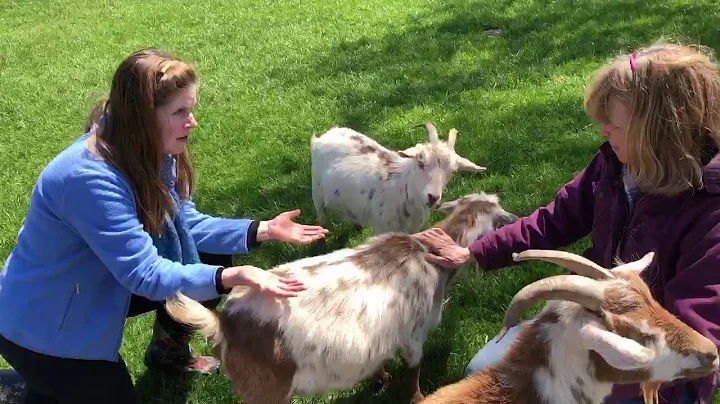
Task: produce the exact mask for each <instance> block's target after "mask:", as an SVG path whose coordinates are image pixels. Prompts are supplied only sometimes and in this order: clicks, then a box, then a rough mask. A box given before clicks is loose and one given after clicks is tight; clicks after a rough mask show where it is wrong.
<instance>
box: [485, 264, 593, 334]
mask: <svg viewBox="0 0 720 404" xmlns="http://www.w3.org/2000/svg"><path fill="white" fill-rule="evenodd" d="M543 300H566V301H570V302H575V303H577V304H580V305H582V306H584V307H585V308H587V309H589V310H593V311H597V310H599V309H600V307H601V306H602V303H603V300H604V297H603V286H602V285H601V284H600V283H598V281H596V280H594V279H590V278H586V277H584V276H580V275H557V276H552V277H549V278H545V279H540V280H539V281H536V282H533V283H531V284H530V285H527V286H525V287H524V288H522V289H521V290H520V291H519V292H518V293H517V294H515V296H514V297H513V299H512V301H511V302H510V305H509V306H508V308H507V310H506V311H505V318H504V319H503V326H502V329H501V330H500V334H498V341H500V339H502V337H503V336H504V335H505V333H506V332H507V330H508V329H510V327H512V326H514V325H515V324H516V322H517V320H518V318H520V316H521V315H522V314H523V313H524V312H525V310H527V309H529V308H530V307H532V306H533V305H535V304H536V303H538V302H540V301H543Z"/></svg>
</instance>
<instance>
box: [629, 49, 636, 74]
mask: <svg viewBox="0 0 720 404" xmlns="http://www.w3.org/2000/svg"><path fill="white" fill-rule="evenodd" d="M635 67H636V65H635V51H633V53H631V54H630V70H632V71H633V72H634V71H635Z"/></svg>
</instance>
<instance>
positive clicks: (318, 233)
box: [258, 209, 328, 244]
mask: <svg viewBox="0 0 720 404" xmlns="http://www.w3.org/2000/svg"><path fill="white" fill-rule="evenodd" d="M298 215H300V209H295V210H292V211H289V212H283V213H281V214H279V215H277V216H276V217H275V218H273V219H271V220H270V221H268V222H261V223H260V226H259V227H258V240H259V241H264V240H277V241H286V242H288V243H293V244H309V243H312V242H314V241H317V240H320V239H321V238H325V235H326V234H327V233H328V230H327V229H325V228H323V227H322V226H311V225H305V224H300V223H295V222H293V218H295V217H297V216H298Z"/></svg>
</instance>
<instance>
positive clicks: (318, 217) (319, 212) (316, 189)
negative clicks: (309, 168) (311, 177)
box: [312, 181, 325, 240]
mask: <svg viewBox="0 0 720 404" xmlns="http://www.w3.org/2000/svg"><path fill="white" fill-rule="evenodd" d="M312 199H313V205H314V206H315V222H316V223H317V224H319V225H320V226H324V225H325V203H324V202H325V196H324V195H323V192H322V186H321V185H320V184H319V183H317V182H316V181H313V185H312ZM323 240H324V239H323Z"/></svg>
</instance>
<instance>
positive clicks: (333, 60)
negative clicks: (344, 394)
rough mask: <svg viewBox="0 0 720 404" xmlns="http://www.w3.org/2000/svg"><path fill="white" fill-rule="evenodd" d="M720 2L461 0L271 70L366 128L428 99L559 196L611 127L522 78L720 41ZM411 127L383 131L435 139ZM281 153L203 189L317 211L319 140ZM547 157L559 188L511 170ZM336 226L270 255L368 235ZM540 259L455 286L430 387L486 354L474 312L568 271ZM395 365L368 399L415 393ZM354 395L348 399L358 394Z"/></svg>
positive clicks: (474, 139)
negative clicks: (599, 126)
mask: <svg viewBox="0 0 720 404" xmlns="http://www.w3.org/2000/svg"><path fill="white" fill-rule="evenodd" d="M715 14H716V13H715V12H714V10H712V9H711V5H709V4H695V5H685V6H683V5H679V4H675V3H674V2H670V1H613V2H600V1H595V2H582V3H581V2H577V1H573V0H563V1H552V2H551V1H524V2H520V4H519V5H518V2H514V1H509V0H505V1H499V2H496V3H494V4H493V5H488V4H486V3H481V2H478V3H475V2H454V3H453V4H452V5H447V6H444V7H442V8H439V9H437V10H435V11H434V12H432V13H428V14H426V15H419V16H417V17H416V18H415V20H413V21H411V22H410V23H409V24H407V25H406V28H405V29H404V30H403V31H401V32H395V33H392V34H389V35H388V36H385V37H382V38H363V39H359V40H356V41H352V42H347V43H343V44H341V45H340V46H338V47H336V48H335V49H332V50H330V51H329V52H324V53H322V54H318V55H317V58H316V59H315V60H311V61H310V62H309V63H308V62H305V63H299V64H298V66H300V67H297V69H302V72H297V71H293V70H292V69H295V67H288V66H283V67H278V68H277V69H276V70H275V71H273V72H271V74H270V76H271V77H273V78H276V79H280V80H282V81H283V82H284V83H285V84H286V85H287V86H302V87H305V88H308V89H309V91H310V92H311V93H312V94H313V95H315V96H316V97H323V98H328V99H336V100H339V102H340V103H341V106H342V107H341V109H340V111H341V115H340V116H339V117H338V121H337V123H336V124H337V125H339V126H340V125H344V126H350V127H352V128H354V129H356V130H359V131H362V132H366V133H372V131H373V129H374V128H377V127H383V126H386V125H387V122H388V121H390V120H392V119H394V118H396V117H402V116H404V115H406V114H408V113H409V112H410V111H412V110H415V109H417V108H423V114H424V113H425V112H424V111H428V112H427V113H428V114H430V113H436V115H435V117H436V116H442V117H443V120H444V121H446V122H452V123H453V125H454V126H456V127H458V128H459V129H460V132H461V134H460V136H459V138H458V142H459V147H460V148H462V149H464V150H468V152H467V153H466V154H464V155H465V157H468V158H470V159H471V160H473V161H477V162H479V163H483V164H487V165H488V167H489V171H488V173H490V172H492V175H497V176H500V177H502V178H503V179H502V180H501V181H500V182H499V183H497V184H496V185H498V187H501V186H506V187H508V188H514V189H515V192H527V193H538V192H539V193H542V194H543V198H542V199H543V200H545V201H546V202H549V200H550V199H552V197H553V196H554V192H555V191H556V190H557V189H559V188H560V187H561V186H562V185H563V183H564V182H565V181H568V180H570V179H571V178H572V176H573V175H575V173H577V172H578V171H579V170H580V169H581V168H582V167H583V166H584V165H585V164H587V162H589V160H590V158H591V157H592V155H593V154H594V153H595V151H596V150H597V145H598V144H599V142H600V139H599V136H597V132H596V130H595V129H593V126H592V125H590V124H589V122H588V120H587V118H586V116H585V114H584V112H583V110H582V88H581V87H578V88H577V89H576V90H577V91H576V92H568V93H567V94H557V95H553V94H540V95H541V96H539V97H538V99H531V100H525V101H523V100H514V99H513V97H517V96H521V97H522V96H528V94H529V93H528V92H523V93H520V94H514V93H513V91H515V90H517V89H518V88H520V87H524V88H533V87H536V88H538V91H543V85H547V83H549V82H551V81H552V80H553V79H554V78H555V77H558V76H562V75H563V74H565V73H566V72H567V74H570V75H575V76H577V75H581V74H582V75H583V76H585V75H587V72H588V71H590V70H592V69H594V68H596V67H599V66H600V65H601V64H602V63H604V62H606V61H607V60H608V59H609V58H610V57H612V56H614V55H616V54H618V53H620V52H628V51H630V50H632V49H633V48H635V47H638V46H642V45H645V44H647V43H649V42H651V41H652V40H654V39H656V38H660V37H662V36H669V37H676V38H678V39H683V40H690V41H693V42H699V43H701V44H703V45H706V46H710V47H712V48H717V47H718V45H719V44H720V31H718V30H717V29H716V21H715V19H714V15H715ZM489 29H493V30H499V35H497V36H489V35H488V34H487V33H486V32H485V31H486V30H489ZM468 66H469V67H468ZM308 75H309V77H308ZM295 77H302V78H303V80H302V81H299V80H294V79H293V78H295ZM582 81H583V82H584V79H583V80H582ZM519 83H521V85H519ZM470 90H472V91H475V92H477V91H478V90H480V91H487V92H488V93H489V92H493V94H502V93H504V92H505V93H507V94H509V95H508V96H507V98H505V100H512V102H510V101H508V102H507V103H506V104H503V102H502V101H497V100H496V99H489V100H485V99H484V98H483V96H482V94H480V95H479V96H478V97H479V98H480V102H479V103H472V102H470V101H468V100H467V98H466V97H465V96H464V93H465V92H466V91H470ZM528 91H529V90H528ZM500 98H502V97H500ZM450 109H451V110H450ZM470 111H472V112H470ZM490 112H492V117H493V118H492V120H491V121H486V120H485V114H489V113H490ZM435 117H432V118H431V117H428V118H427V119H429V120H434V119H436V118H435ZM414 123H416V122H412V124H414ZM405 127H406V128H408V129H407V130H404V129H403V130H402V131H401V130H399V129H397V128H395V129H388V131H387V132H384V133H382V134H379V135H378V136H377V138H378V140H380V141H381V142H383V143H385V144H386V145H387V146H388V147H390V148H393V149H401V148H405V147H407V146H408V145H411V144H414V143H415V142H416V141H418V140H422V137H421V136H422V135H420V134H419V133H416V132H412V131H411V130H410V129H409V128H410V127H411V124H408V125H407V126H405ZM446 130H447V129H445V131H446ZM464 133H467V134H470V135H467V136H464V135H463V134H464ZM499 133H505V134H513V136H504V135H499ZM304 147H307V145H305V146H304ZM304 150H307V149H304ZM280 153H282V152H279V154H277V155H272V156H267V159H266V160H265V161H264V163H263V164H265V165H266V168H267V170H268V171H269V172H273V173H279V175H278V176H277V177H272V178H271V177H268V178H266V179H265V180H266V182H265V183H267V184H269V185H267V187H265V188H262V189H256V185H257V184H258V179H257V178H245V179H243V178H240V179H236V180H233V181H231V182H229V183H226V184H224V185H223V187H222V189H219V188H208V189H203V190H202V192H201V193H200V195H199V199H198V206H200V207H201V208H202V209H203V210H204V211H206V212H209V213H211V212H217V211H220V210H223V209H225V208H224V207H225V206H228V205H229V204H232V205H235V206H238V208H235V209H231V210H230V211H226V213H228V214H230V215H234V216H244V217H245V216H251V217H262V218H264V219H267V218H270V217H272V216H274V215H276V214H278V213H280V212H281V211H283V210H292V209H295V208H301V209H302V210H303V215H302V216H301V217H300V218H299V219H298V221H300V222H304V223H313V222H314V221H315V219H314V218H315V216H314V213H313V207H312V202H311V200H312V198H311V191H310V175H309V168H308V167H309V153H308V154H302V153H300V154H298V155H293V156H289V155H282V154H280ZM461 154H463V152H461ZM538 164H546V165H548V166H552V167H554V168H555V169H556V171H557V172H559V173H561V174H558V177H557V184H556V186H555V187H554V188H553V187H550V188H544V189H538V187H537V186H536V185H527V184H516V183H511V182H510V181H512V174H513V172H514V170H515V169H516V167H518V166H523V165H524V166H529V167H531V168H532V167H533V166H535V165H538ZM491 170H492V171H491ZM473 182H475V181H473ZM523 188H525V189H523ZM498 190H500V191H501V189H498ZM298 203H300V205H299V206H298V205H297V204H298ZM535 207H536V206H532V207H530V206H524V207H523V209H522V210H524V211H526V212H529V211H531V210H532V209H534V208H535ZM330 229H331V232H332V233H331V235H330V238H329V240H328V243H327V244H326V245H325V246H324V247H320V246H319V245H313V246H307V247H299V248H294V247H288V246H284V245H281V244H270V245H267V246H263V247H262V255H263V257H264V260H265V261H264V262H265V263H266V264H269V265H274V264H277V263H280V262H287V261H290V260H293V259H296V258H300V257H303V256H308V255H315V254H318V253H322V252H324V251H331V250H333V249H336V248H341V247H344V246H345V245H346V243H347V242H348V240H350V239H351V238H353V237H355V236H357V233H356V232H355V231H354V230H353V229H352V228H351V227H349V226H345V225H342V226H333V227H331V228H330ZM248 260H251V261H252V260H253V258H252V257H250V258H248ZM531 268H533V269H526V270H522V271H519V270H518V271H514V270H507V271H502V272H498V273H492V274H483V275H482V276H480V277H479V279H475V280H472V279H473V278H472V277H471V276H470V277H468V276H466V277H463V278H461V279H463V280H468V279H471V280H470V281H468V283H466V284H459V285H456V286H455V288H454V290H453V291H452V296H453V299H452V300H451V303H449V305H448V307H447V308H446V310H445V312H444V315H443V322H442V324H441V327H440V328H439V329H438V330H436V331H435V332H433V334H432V336H431V338H430V340H429V341H428V343H427V344H426V346H425V352H426V360H425V361H424V362H423V371H422V373H421V387H422V391H423V392H425V393H426V394H429V393H431V392H432V391H434V390H435V389H437V388H438V387H440V386H442V385H445V384H447V383H450V382H453V381H456V380H457V379H459V378H460V377H461V376H462V371H463V370H464V365H460V366H455V367H454V368H453V369H450V368H449V366H448V361H449V358H450V357H451V356H452V353H454V352H468V353H469V354H470V355H472V354H474V352H475V350H476V349H477V348H479V347H477V346H476V347H472V348H470V347H468V346H466V345H463V344H464V342H463V341H465V340H464V339H462V338H458V336H460V335H463V334H464V333H466V332H467V330H468V328H467V326H466V324H468V323H483V324H498V323H499V321H500V320H501V315H502V313H503V311H504V308H505V306H506V305H507V303H509V301H510V299H511V298H512V296H513V294H514V293H515V292H517V290H519V289H520V288H521V287H522V286H524V285H526V284H527V283H529V282H532V281H533V280H535V279H539V278H541V277H543V276H547V275H548V274H550V273H552V272H553V271H554V270H552V269H548V268H547V267H542V266H533V267H531ZM478 288H481V289H480V290H478ZM465 359H469V357H468V358H465ZM391 373H392V375H393V381H392V382H391V385H390V386H389V388H388V389H387V390H386V391H384V392H383V393H382V394H379V395H371V394H370V393H369V391H370V390H367V391H363V392H362V393H361V395H360V396H358V397H363V402H366V403H386V402H390V401H392V398H394V397H401V396H402V394H401V393H400V392H401V391H403V390H402V385H401V383H402V379H403V378H404V374H405V372H404V366H403V365H401V362H398V364H396V365H394V366H393V367H392V369H391ZM402 397H404V396H402ZM344 400H345V401H342V400H341V401H338V402H350V401H347V399H344Z"/></svg>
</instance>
